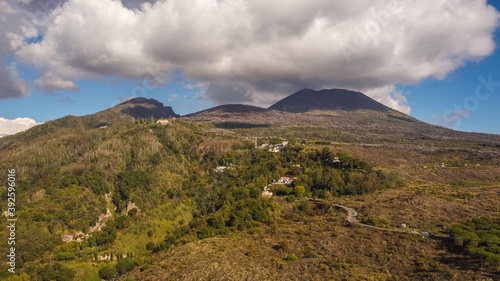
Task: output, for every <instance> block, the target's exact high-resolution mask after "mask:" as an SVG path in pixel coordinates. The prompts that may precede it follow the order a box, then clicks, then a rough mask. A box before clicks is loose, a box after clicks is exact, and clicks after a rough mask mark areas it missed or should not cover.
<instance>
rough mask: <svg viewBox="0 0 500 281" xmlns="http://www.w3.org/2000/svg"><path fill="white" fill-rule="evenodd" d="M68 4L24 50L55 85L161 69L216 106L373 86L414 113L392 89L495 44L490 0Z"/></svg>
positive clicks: (48, 85) (42, 83)
mask: <svg viewBox="0 0 500 281" xmlns="http://www.w3.org/2000/svg"><path fill="white" fill-rule="evenodd" d="M135 3H141V4H140V5H138V4H133V1H132V2H131V1H123V2H120V1H117V0H69V1H67V2H65V3H64V4H62V5H60V6H58V7H57V8H55V9H54V10H53V11H52V12H51V13H50V15H49V16H48V18H47V19H46V20H45V21H44V22H46V25H44V26H43V34H44V36H43V40H42V41H41V42H38V43H34V44H27V43H22V44H21V45H20V46H19V47H18V48H17V50H16V56H17V58H18V59H19V60H22V61H23V62H25V63H32V64H33V65H34V66H35V67H36V68H38V69H40V71H41V73H42V75H41V77H40V79H39V80H38V81H37V85H38V86H39V87H40V88H42V89H44V90H45V91H47V92H50V91H54V90H77V89H78V88H77V87H76V85H75V83H74V82H75V81H78V80H86V79H94V80H100V79H101V78H102V77H103V76H115V77H123V78H130V79H145V78H148V77H150V76H151V70H150V69H151V67H152V66H154V67H155V69H158V70H159V71H160V72H161V73H174V72H176V71H180V72H182V73H183V75H184V76H185V77H186V78H187V79H189V80H191V81H199V82H201V83H206V84H207V85H208V87H207V90H206V92H205V94H204V97H205V98H208V99H210V100H212V101H213V102H215V103H227V102H244V103H256V104H259V105H268V104H271V103H273V102H275V101H277V100H278V99H279V98H282V97H283V96H285V95H287V94H290V93H292V92H294V91H298V90H300V89H302V88H313V89H321V88H348V89H353V90H364V91H366V92H367V93H368V94H369V95H371V96H372V97H374V98H375V99H377V100H379V101H381V102H383V103H385V104H386V105H389V106H391V107H393V108H396V109H399V110H402V111H405V112H409V110H410V109H409V107H408V105H407V103H406V100H405V98H404V96H403V95H402V94H401V93H397V92H395V91H394V86H393V85H395V84H400V83H401V84H412V83H417V82H419V81H421V80H423V79H426V78H435V79H443V78H445V77H446V76H447V74H449V73H450V72H452V71H453V70H455V69H457V68H458V67H460V66H462V65H463V64H464V63H466V62H467V61H477V60H480V59H482V58H484V57H486V56H488V55H490V54H491V53H492V52H493V50H494V49H495V44H494V41H493V39H492V34H493V32H494V30H495V29H496V28H497V26H498V22H499V12H498V11H496V10H495V8H493V7H492V6H490V5H488V4H487V1H486V0H477V1H468V0H420V1H418V3H416V2H415V1H414V0H397V1H391V2H388V1H373V0H360V1H350V2H346V1H330V0H311V1H302V0H290V1H287V3H286V4H285V5H284V4H283V3H281V2H276V1H274V2H273V1H265V0H254V1H248V0H222V1H221V0H182V1H181V0H170V1H157V2H155V1H140V2H135Z"/></svg>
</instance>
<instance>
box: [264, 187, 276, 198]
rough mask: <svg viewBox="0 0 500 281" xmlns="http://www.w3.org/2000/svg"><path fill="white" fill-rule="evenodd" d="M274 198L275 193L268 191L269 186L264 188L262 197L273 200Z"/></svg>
mask: <svg viewBox="0 0 500 281" xmlns="http://www.w3.org/2000/svg"><path fill="white" fill-rule="evenodd" d="M272 196H273V193H272V192H270V191H269V190H267V186H266V187H264V191H262V197H267V198H271V197H272Z"/></svg>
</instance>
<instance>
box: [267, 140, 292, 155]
mask: <svg viewBox="0 0 500 281" xmlns="http://www.w3.org/2000/svg"><path fill="white" fill-rule="evenodd" d="M287 145H288V142H287V141H284V142H282V143H281V144H276V145H269V152H273V153H277V152H280V151H282V150H283V148H285V146H287Z"/></svg>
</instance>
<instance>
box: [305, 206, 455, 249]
mask: <svg viewBox="0 0 500 281" xmlns="http://www.w3.org/2000/svg"><path fill="white" fill-rule="evenodd" d="M310 201H311V202H313V203H324V201H320V200H312V199H311V200H310ZM332 205H333V206H335V207H337V208H340V209H343V210H345V211H347V212H348V213H349V215H348V216H347V221H348V222H349V223H350V224H351V225H358V226H362V227H367V228H372V229H378V230H384V231H391V232H398V233H407V234H413V235H420V236H429V237H432V238H434V239H451V237H449V236H442V235H434V234H432V233H428V232H420V233H419V232H416V231H405V230H402V229H391V228H383V227H377V226H373V225H368V224H364V223H361V222H359V221H358V219H357V216H358V213H357V212H356V210H354V209H353V208H349V207H346V206H344V205H339V204H332Z"/></svg>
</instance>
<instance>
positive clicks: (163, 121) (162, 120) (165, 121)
mask: <svg viewBox="0 0 500 281" xmlns="http://www.w3.org/2000/svg"><path fill="white" fill-rule="evenodd" d="M156 124H160V125H168V124H170V121H168V119H158V121H156Z"/></svg>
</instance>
